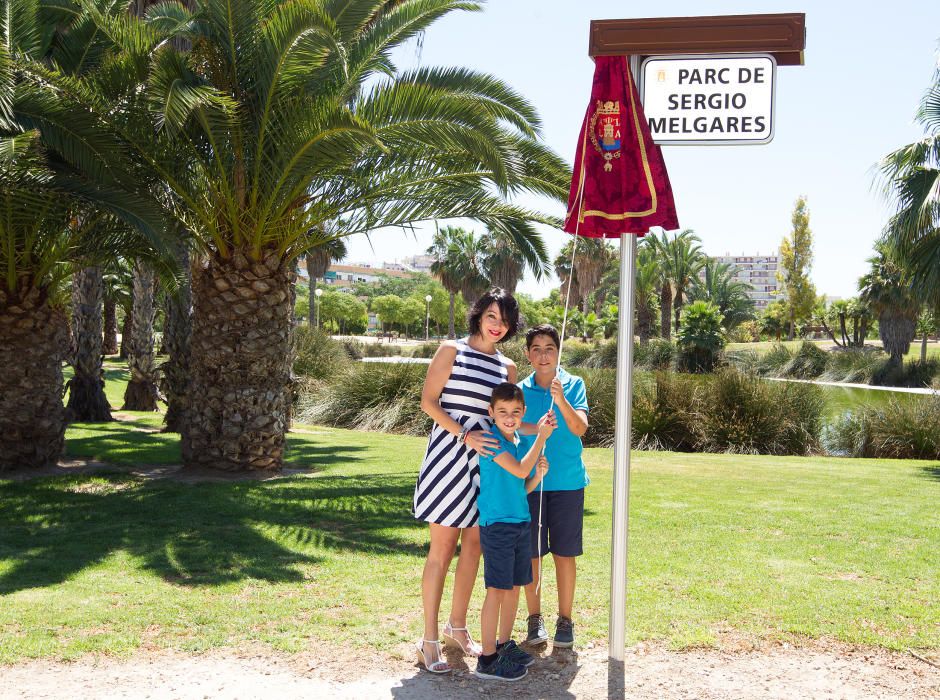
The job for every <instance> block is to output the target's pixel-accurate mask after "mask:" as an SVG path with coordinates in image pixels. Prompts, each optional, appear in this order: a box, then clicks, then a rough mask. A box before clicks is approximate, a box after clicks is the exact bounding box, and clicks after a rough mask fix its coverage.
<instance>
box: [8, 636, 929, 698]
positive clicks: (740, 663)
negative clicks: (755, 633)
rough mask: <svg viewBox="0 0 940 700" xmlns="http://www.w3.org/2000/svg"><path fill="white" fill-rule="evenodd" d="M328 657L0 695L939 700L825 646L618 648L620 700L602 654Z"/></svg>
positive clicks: (92, 663) (102, 669)
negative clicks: (500, 672)
mask: <svg viewBox="0 0 940 700" xmlns="http://www.w3.org/2000/svg"><path fill="white" fill-rule="evenodd" d="M331 651H332V650H331V649H329V648H326V647H324V648H321V649H318V650H316V651H315V652H314V651H311V652H307V653H303V654H298V655H294V656H290V655H285V654H272V653H271V652H269V651H266V650H262V649H258V650H251V649H239V650H233V649H228V650H220V651H215V652H212V653H210V654H205V655H200V656H190V655H185V654H180V653H172V652H152V653H145V654H139V655H137V656H135V657H133V658H131V659H129V660H113V659H108V658H101V657H88V658H85V659H83V660H81V661H78V662H74V663H58V662H50V661H33V662H29V663H24V664H18V665H15V666H8V667H5V668H3V669H2V671H0V679H2V681H0V698H2V699H4V700H6V699H7V698H18V699H19V698H29V699H30V700H39V699H41V698H65V697H67V698H70V699H72V698H199V699H202V698H212V699H213V700H215V699H217V698H239V699H242V700H245V699H247V698H278V699H279V700H287V699H289V698H315V699H320V698H324V699H325V698H329V699H330V700H333V699H345V698H349V699H352V698H355V699H356V700H364V699H371V698H402V699H414V700H439V699H441V698H448V699H449V698H454V699H455V700H465V699H467V698H474V699H477V698H480V697H484V696H487V695H489V696H493V697H513V698H516V699H518V700H522V699H523V698H574V697H576V698H605V697H628V698H631V699H632V698H643V699H645V698H651V699H652V698H656V699H660V698H690V699H691V698H695V699H696V700H711V699H715V698H741V699H742V700H743V699H746V700H761V699H765V698H766V699H771V698H773V699H774V700H777V699H781V698H794V699H799V700H804V699H806V698H834V699H835V698H840V699H842V698H844V699H847V700H848V699H854V698H890V699H891V700H895V699H899V698H904V699H905V700H907V699H910V700H920V699H927V698H930V699H932V700H936V699H937V698H940V669H938V668H936V667H934V666H932V665H931V664H930V663H927V662H925V661H922V660H920V659H917V658H915V657H914V656H911V655H909V654H900V653H893V652H886V651H882V650H872V649H851V648H840V647H838V646H832V645H828V646H824V645H817V646H814V647H812V648H800V649H796V648H788V647H787V646H786V645H782V646H779V645H778V646H773V647H771V648H768V649H764V650H761V651H751V652H722V651H714V650H703V651H691V652H671V651H668V650H665V649H661V648H656V647H649V646H647V645H642V644H641V645H639V646H638V647H634V648H631V649H630V650H628V654H627V658H626V662H625V668H624V671H625V674H624V675H625V677H626V686H627V691H626V694H625V695H624V693H623V692H622V690H620V691H619V692H618V689H616V688H615V689H612V690H611V691H610V692H609V686H608V663H607V653H606V650H605V649H602V648H593V649H584V650H580V651H577V652H572V651H570V650H558V651H556V652H554V653H546V654H543V656H542V658H540V659H539V660H538V661H536V663H535V665H534V666H533V667H532V669H531V671H530V673H529V675H528V677H526V678H524V679H523V680H522V681H520V682H518V683H514V684H508V683H503V684H495V683H494V682H483V681H479V680H477V679H475V678H474V677H473V675H472V674H471V673H470V669H468V667H467V665H466V664H465V663H463V661H462V659H460V658H458V657H450V661H451V663H452V664H454V665H455V666H457V670H456V671H455V672H454V673H453V674H450V675H448V676H432V675H431V674H429V673H426V672H424V671H421V670H420V669H419V668H418V667H417V665H416V664H415V663H413V662H411V661H410V660H405V659H402V658H401V657H400V656H397V657H391V656H381V655H378V654H374V655H369V654H365V655H363V654H362V652H358V654H352V653H351V652H348V651H346V652H344V653H343V652H341V653H331ZM400 651H401V652H402V653H404V652H406V651H407V650H406V649H401V650H400ZM549 652H550V649H549ZM928 658H929V657H928Z"/></svg>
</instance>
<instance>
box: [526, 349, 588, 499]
mask: <svg viewBox="0 0 940 700" xmlns="http://www.w3.org/2000/svg"><path fill="white" fill-rule="evenodd" d="M558 378H559V379H560V380H561V386H562V390H563V391H564V392H565V398H566V399H567V400H568V403H570V404H571V407H572V408H573V409H574V410H576V411H585V412H587V410H588V402H587V392H586V391H585V389H584V380H583V379H581V377H576V376H574V375H573V374H568V372H566V371H565V370H564V369H562V368H560V367H559V368H558ZM519 386H520V387H522V394H523V396H525V416H524V417H523V419H522V420H524V421H525V422H526V423H537V422H538V421H539V419H540V418H541V417H542V416H544V415H545V414H546V413H548V407H549V406H551V403H552V395H551V392H549V390H548V389H543V388H542V387H540V386H539V385H538V384H536V383H535V373H534V372H533V373H532V374H530V375H529V376H528V377H526V378H525V379H523V380H522V381H521V382H519ZM555 415H556V416H557V417H558V427H557V428H555V430H554V431H553V432H552V434H551V436H549V438H548V440H547V441H546V443H545V457H546V458H548V474H546V475H545V479H544V480H543V481H544V484H543V486H542V488H543V489H544V490H546V491H577V490H578V489H583V488H584V487H585V486H587V485H588V484H589V483H591V480H590V479H589V478H588V475H587V470H586V469H585V468H584V459H583V458H582V453H583V452H584V446H583V445H582V444H581V438H579V437H578V436H577V435H575V434H574V433H572V432H571V430H570V429H569V428H568V425H567V424H566V423H565V419H564V416H562V415H561V411H559V410H557V409H556V410H555ZM522 442H523V445H524V446H525V448H526V449H528V448H529V447H531V446H532V443H533V442H535V436H534V435H525V436H523V441H522Z"/></svg>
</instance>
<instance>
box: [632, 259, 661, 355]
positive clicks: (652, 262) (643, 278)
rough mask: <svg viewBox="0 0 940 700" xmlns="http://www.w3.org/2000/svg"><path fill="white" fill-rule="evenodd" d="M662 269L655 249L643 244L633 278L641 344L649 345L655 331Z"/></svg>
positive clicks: (637, 325) (637, 324) (638, 333)
mask: <svg viewBox="0 0 940 700" xmlns="http://www.w3.org/2000/svg"><path fill="white" fill-rule="evenodd" d="M659 285H660V271H659V264H658V262H657V260H656V253H655V251H654V250H653V249H652V248H650V247H648V246H642V247H641V248H640V249H639V250H638V251H637V258H636V276H635V277H634V280H633V297H634V301H633V304H634V307H635V311H636V332H637V335H638V336H640V345H647V344H648V343H649V340H650V336H651V335H652V333H653V320H654V318H655V314H656V308H657V298H658V295H659V288H660V287H659Z"/></svg>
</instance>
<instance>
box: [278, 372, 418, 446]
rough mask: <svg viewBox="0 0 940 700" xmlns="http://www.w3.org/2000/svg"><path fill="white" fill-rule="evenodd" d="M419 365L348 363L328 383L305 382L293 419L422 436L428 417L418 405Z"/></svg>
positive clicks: (340, 426)
mask: <svg viewBox="0 0 940 700" xmlns="http://www.w3.org/2000/svg"><path fill="white" fill-rule="evenodd" d="M426 374H427V367H426V366H425V365H423V364H398V363H386V362H370V363H362V364H354V365H352V366H351V367H349V369H347V370H346V371H344V372H341V373H340V374H339V376H337V377H336V378H335V380H333V381H331V382H330V383H329V384H319V385H315V386H312V385H307V386H305V387H304V388H303V389H302V390H301V393H300V396H299V398H298V401H297V412H296V416H297V420H298V421H299V422H302V423H317V424H321V425H331V426H335V427H338V428H350V429H353V430H368V431H376V432H385V433H401V434H405V435H425V434H427V433H428V431H429V430H430V429H431V419H430V418H429V417H428V416H427V415H426V414H425V413H424V412H423V411H422V410H421V389H422V388H423V386H424V379H425V375H426Z"/></svg>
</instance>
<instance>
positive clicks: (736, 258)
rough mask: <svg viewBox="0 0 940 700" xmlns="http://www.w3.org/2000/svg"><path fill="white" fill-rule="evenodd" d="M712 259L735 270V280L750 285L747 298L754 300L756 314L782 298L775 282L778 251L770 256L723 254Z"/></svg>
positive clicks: (777, 283)
mask: <svg viewBox="0 0 940 700" xmlns="http://www.w3.org/2000/svg"><path fill="white" fill-rule="evenodd" d="M712 259H713V260H717V261H718V262H720V263H725V264H728V265H731V267H732V268H733V269H734V270H735V279H736V280H737V281H738V282H744V283H745V284H749V285H751V287H752V289H751V291H749V292H748V296H749V297H750V298H751V299H753V300H754V305H755V307H756V308H757V312H758V313H760V312H761V311H763V310H764V309H766V308H767V305H768V304H769V303H770V302H772V301H775V300H777V299H781V298H783V288H782V287H781V286H780V284H779V282H778V281H777V270H778V268H779V266H780V252H779V251H776V252H774V253H773V254H771V255H761V254H760V253H754V254H751V255H746V254H744V253H742V254H741V255H731V254H730V253H725V254H724V255H718V256H715V257H713V258H712Z"/></svg>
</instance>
